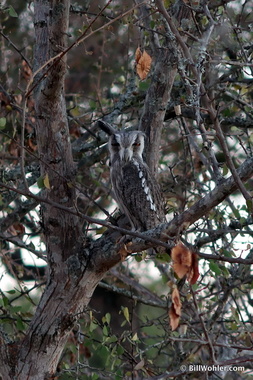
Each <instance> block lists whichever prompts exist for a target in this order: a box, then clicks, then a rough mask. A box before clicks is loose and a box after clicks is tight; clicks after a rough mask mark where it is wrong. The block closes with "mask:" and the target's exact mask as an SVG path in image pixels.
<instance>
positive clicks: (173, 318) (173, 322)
mask: <svg viewBox="0 0 253 380" xmlns="http://www.w3.org/2000/svg"><path fill="white" fill-rule="evenodd" d="M169 318H170V327H171V330H172V331H174V330H176V328H177V327H178V325H179V320H180V316H179V315H177V313H176V312H175V309H174V307H173V305H172V306H171V308H170V311H169Z"/></svg>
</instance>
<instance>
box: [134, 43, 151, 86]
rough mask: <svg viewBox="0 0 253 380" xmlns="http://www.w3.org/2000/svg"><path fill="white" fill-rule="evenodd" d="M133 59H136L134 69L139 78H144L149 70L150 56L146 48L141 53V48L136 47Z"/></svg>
mask: <svg viewBox="0 0 253 380" xmlns="http://www.w3.org/2000/svg"><path fill="white" fill-rule="evenodd" d="M135 61H136V71H137V74H138V75H139V77H140V79H141V80H143V79H146V77H147V75H148V73H149V71H150V67H151V62H152V58H151V57H150V55H149V54H148V53H147V52H146V50H144V52H143V53H142V52H141V49H140V48H139V47H138V48H137V49H136V52H135Z"/></svg>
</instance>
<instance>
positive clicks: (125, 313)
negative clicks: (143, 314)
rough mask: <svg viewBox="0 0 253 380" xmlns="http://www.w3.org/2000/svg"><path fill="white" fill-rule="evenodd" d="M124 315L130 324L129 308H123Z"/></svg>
mask: <svg viewBox="0 0 253 380" xmlns="http://www.w3.org/2000/svg"><path fill="white" fill-rule="evenodd" d="M123 314H124V317H125V319H126V320H127V322H128V323H130V319H129V317H130V316H129V310H128V307H123Z"/></svg>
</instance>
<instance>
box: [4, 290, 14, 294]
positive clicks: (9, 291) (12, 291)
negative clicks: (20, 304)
mask: <svg viewBox="0 0 253 380" xmlns="http://www.w3.org/2000/svg"><path fill="white" fill-rule="evenodd" d="M5 293H8V294H15V293H16V290H14V289H12V290H7V291H6V292H5Z"/></svg>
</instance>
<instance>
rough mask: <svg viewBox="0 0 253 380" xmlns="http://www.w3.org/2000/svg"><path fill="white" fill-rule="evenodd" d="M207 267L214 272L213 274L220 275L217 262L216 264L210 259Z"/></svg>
mask: <svg viewBox="0 0 253 380" xmlns="http://www.w3.org/2000/svg"><path fill="white" fill-rule="evenodd" d="M209 268H210V269H211V271H212V272H214V273H215V274H217V275H220V274H221V270H220V268H219V266H218V264H216V263H215V262H214V261H211V262H210V263H209Z"/></svg>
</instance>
